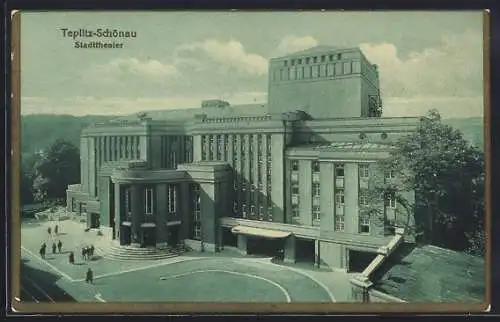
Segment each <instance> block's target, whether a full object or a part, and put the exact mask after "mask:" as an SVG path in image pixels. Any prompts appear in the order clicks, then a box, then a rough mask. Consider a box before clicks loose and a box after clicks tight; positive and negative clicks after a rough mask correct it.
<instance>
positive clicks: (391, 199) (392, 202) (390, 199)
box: [384, 192, 396, 209]
mask: <svg viewBox="0 0 500 322" xmlns="http://www.w3.org/2000/svg"><path fill="white" fill-rule="evenodd" d="M384 204H385V206H386V207H387V208H391V209H394V208H396V194H395V193H394V192H389V193H386V195H385V201H384Z"/></svg>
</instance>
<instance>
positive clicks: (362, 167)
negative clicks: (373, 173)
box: [291, 160, 396, 179]
mask: <svg viewBox="0 0 500 322" xmlns="http://www.w3.org/2000/svg"><path fill="white" fill-rule="evenodd" d="M311 169H312V172H313V173H320V163H319V161H313V162H311ZM358 169H359V177H360V178H369V177H370V166H369V165H368V164H359V165H358ZM291 170H292V173H293V172H297V171H299V160H292V161H291ZM344 175H345V165H344V164H343V163H336V164H335V177H336V178H343V177H344ZM395 177H396V174H395V172H394V170H389V171H387V172H386V173H385V178H386V179H394V178H395Z"/></svg>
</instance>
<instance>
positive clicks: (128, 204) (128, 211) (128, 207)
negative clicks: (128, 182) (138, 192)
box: [125, 188, 132, 218]
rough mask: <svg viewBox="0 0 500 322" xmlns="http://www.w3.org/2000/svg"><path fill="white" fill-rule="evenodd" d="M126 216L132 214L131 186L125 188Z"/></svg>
mask: <svg viewBox="0 0 500 322" xmlns="http://www.w3.org/2000/svg"><path fill="white" fill-rule="evenodd" d="M125 216H126V217H127V218H129V217H130V216H132V192H131V190H130V188H125Z"/></svg>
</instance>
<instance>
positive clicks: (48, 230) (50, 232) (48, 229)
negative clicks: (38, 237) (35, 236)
mask: <svg viewBox="0 0 500 322" xmlns="http://www.w3.org/2000/svg"><path fill="white" fill-rule="evenodd" d="M47 232H48V233H49V236H51V235H52V228H50V227H49V228H47Z"/></svg>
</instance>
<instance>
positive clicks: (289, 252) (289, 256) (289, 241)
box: [285, 235, 296, 264]
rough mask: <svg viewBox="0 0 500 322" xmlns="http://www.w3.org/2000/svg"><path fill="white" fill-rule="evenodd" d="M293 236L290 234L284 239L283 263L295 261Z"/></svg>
mask: <svg viewBox="0 0 500 322" xmlns="http://www.w3.org/2000/svg"><path fill="white" fill-rule="evenodd" d="M295 242H296V239H295V236H293V235H291V236H288V237H287V238H286V239H285V263H290V264H293V263H295V253H296V249H295Z"/></svg>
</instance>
